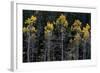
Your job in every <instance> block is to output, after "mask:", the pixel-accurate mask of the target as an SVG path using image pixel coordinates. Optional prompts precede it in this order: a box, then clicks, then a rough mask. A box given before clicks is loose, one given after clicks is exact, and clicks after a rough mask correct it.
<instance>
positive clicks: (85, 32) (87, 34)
mask: <svg viewBox="0 0 100 73" xmlns="http://www.w3.org/2000/svg"><path fill="white" fill-rule="evenodd" d="M82 33H83V39H85V40H87V39H88V38H89V31H88V29H87V28H86V27H83V30H82Z"/></svg>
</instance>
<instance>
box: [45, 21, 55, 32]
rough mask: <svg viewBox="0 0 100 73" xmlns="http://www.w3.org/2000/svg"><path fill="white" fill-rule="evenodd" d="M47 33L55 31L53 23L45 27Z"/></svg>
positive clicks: (48, 23)
mask: <svg viewBox="0 0 100 73" xmlns="http://www.w3.org/2000/svg"><path fill="white" fill-rule="evenodd" d="M44 29H45V33H48V32H51V31H53V29H54V26H53V23H50V22H47V26H45V28H44Z"/></svg>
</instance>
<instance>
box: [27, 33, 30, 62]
mask: <svg viewBox="0 0 100 73" xmlns="http://www.w3.org/2000/svg"><path fill="white" fill-rule="evenodd" d="M29 51H30V32H28V49H27V62H29V61H30V53H29Z"/></svg>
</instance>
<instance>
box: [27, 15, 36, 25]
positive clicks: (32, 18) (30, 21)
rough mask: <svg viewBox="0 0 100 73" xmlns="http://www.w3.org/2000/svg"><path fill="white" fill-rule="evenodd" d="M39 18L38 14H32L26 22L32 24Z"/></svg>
mask: <svg viewBox="0 0 100 73" xmlns="http://www.w3.org/2000/svg"><path fill="white" fill-rule="evenodd" d="M36 20H37V18H36V16H31V18H28V19H27V20H25V24H29V25H30V24H32V23H34V22H35V21H36Z"/></svg>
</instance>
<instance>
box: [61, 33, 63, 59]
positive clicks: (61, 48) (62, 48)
mask: <svg viewBox="0 0 100 73" xmlns="http://www.w3.org/2000/svg"><path fill="white" fill-rule="evenodd" d="M61 49H62V50H61V51H62V56H61V60H63V32H62V33H61Z"/></svg>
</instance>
